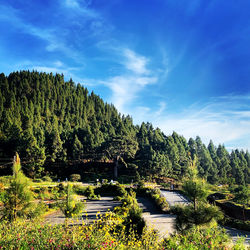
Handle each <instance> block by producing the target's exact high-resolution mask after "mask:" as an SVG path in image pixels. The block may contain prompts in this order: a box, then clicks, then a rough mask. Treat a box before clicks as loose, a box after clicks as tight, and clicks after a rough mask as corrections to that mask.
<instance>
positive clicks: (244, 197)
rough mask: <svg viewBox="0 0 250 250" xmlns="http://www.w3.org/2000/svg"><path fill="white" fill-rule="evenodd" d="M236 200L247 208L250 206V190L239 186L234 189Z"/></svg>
mask: <svg viewBox="0 0 250 250" xmlns="http://www.w3.org/2000/svg"><path fill="white" fill-rule="evenodd" d="M234 194H235V198H234V200H235V201H236V202H238V203H241V204H244V205H246V206H248V205H250V189H249V187H247V186H239V187H237V188H235V189H234Z"/></svg>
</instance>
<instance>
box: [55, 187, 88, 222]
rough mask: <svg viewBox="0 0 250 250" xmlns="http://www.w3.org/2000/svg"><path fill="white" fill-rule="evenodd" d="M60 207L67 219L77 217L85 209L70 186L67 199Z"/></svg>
mask: <svg viewBox="0 0 250 250" xmlns="http://www.w3.org/2000/svg"><path fill="white" fill-rule="evenodd" d="M59 206H60V209H61V211H62V212H63V213H64V215H65V217H66V218H71V217H73V216H77V215H78V214H80V213H81V212H82V210H83V208H84V204H83V203H82V202H80V201H77V198H76V196H75V195H74V193H73V191H72V186H71V185H70V184H68V185H67V194H66V199H65V200H64V201H63V202H62V203H60V204H59Z"/></svg>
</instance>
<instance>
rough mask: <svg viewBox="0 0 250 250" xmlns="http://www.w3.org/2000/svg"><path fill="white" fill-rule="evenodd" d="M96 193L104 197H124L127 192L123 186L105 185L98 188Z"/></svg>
mask: <svg viewBox="0 0 250 250" xmlns="http://www.w3.org/2000/svg"><path fill="white" fill-rule="evenodd" d="M95 192H96V193H97V194H103V195H112V196H123V195H124V194H125V193H126V190H125V188H124V186H123V185H121V184H117V185H111V184H103V185H102V186H101V187H98V188H96V189H95Z"/></svg>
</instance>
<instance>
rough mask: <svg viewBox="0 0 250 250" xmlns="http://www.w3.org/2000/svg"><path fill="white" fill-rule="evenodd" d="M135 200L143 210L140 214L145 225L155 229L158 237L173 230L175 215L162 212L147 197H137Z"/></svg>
mask: <svg viewBox="0 0 250 250" xmlns="http://www.w3.org/2000/svg"><path fill="white" fill-rule="evenodd" d="M137 201H138V204H139V206H140V207H141V208H142V210H143V214H142V216H143V218H144V220H145V221H146V223H147V225H148V226H149V227H153V228H154V229H155V230H157V231H158V232H159V235H160V237H166V236H168V235H169V234H172V233H174V232H175V227H174V225H175V218H176V216H175V215H172V214H165V213H162V212H161V211H160V210H159V209H158V208H157V207H156V206H155V204H154V203H153V202H152V201H151V200H150V199H149V198H144V197H137Z"/></svg>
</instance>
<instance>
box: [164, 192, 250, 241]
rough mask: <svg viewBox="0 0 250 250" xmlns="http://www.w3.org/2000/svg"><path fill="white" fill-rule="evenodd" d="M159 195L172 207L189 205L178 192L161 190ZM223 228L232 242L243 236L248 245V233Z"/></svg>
mask: <svg viewBox="0 0 250 250" xmlns="http://www.w3.org/2000/svg"><path fill="white" fill-rule="evenodd" d="M161 193H162V195H163V196H164V197H165V198H166V200H167V202H168V203H169V204H170V206H174V205H176V204H184V205H186V204H189V202H188V200H187V199H185V197H183V196H182V195H181V194H179V193H178V192H174V191H172V192H171V191H165V190H161ZM224 228H225V229H226V231H227V233H228V234H229V235H230V236H231V237H232V239H233V241H234V242H236V241H237V240H238V239H239V237H242V236H244V237H245V238H246V240H245V243H246V244H247V245H250V232H246V231H241V230H238V229H235V228H230V227H224Z"/></svg>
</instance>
